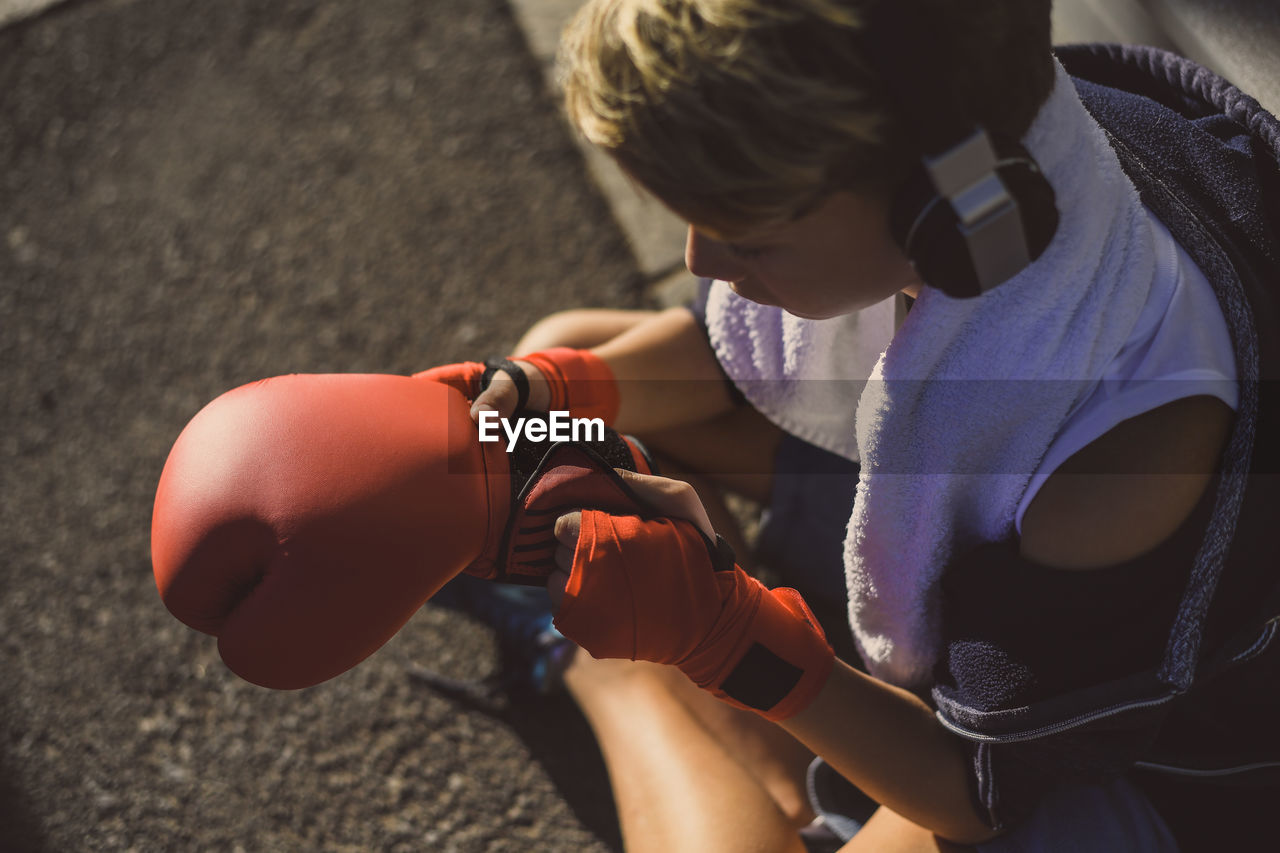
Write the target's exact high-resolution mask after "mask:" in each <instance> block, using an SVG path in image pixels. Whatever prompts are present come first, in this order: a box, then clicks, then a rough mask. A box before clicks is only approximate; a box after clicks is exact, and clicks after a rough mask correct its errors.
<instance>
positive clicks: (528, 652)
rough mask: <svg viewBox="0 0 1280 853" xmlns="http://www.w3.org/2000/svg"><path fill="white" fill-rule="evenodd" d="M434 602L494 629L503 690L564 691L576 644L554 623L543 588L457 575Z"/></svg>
mask: <svg viewBox="0 0 1280 853" xmlns="http://www.w3.org/2000/svg"><path fill="white" fill-rule="evenodd" d="M431 603H432V604H436V605H439V606H441V607H447V608H449V609H450V610H456V611H458V612H460V613H465V614H466V615H468V616H470V617H472V618H474V619H476V620H477V621H479V622H482V623H484V624H485V625H488V626H489V627H490V628H492V629H493V631H494V633H495V634H496V635H497V639H498V648H499V650H500V651H501V653H502V676H501V678H502V682H503V686H504V687H506V688H508V689H513V688H514V689H522V690H533V691H535V692H537V693H541V694H544V695H547V694H551V693H556V692H558V691H559V690H561V689H562V687H563V684H564V680H563V676H564V671H565V668H566V667H568V665H569V662H570V661H571V660H572V659H573V654H574V651H575V650H576V648H577V646H575V645H574V644H573V642H572V641H570V640H569V639H567V638H566V637H565V636H564V635H563V634H561V633H560V632H559V631H557V630H556V628H555V625H553V624H552V622H551V620H552V615H553V614H552V609H551V599H550V597H549V596H548V595H547V591H546V590H545V589H543V588H541V587H533V586H515V585H512V584H504V583H493V582H492V581H486V580H481V579H480V578H476V577H472V576H471V575H459V576H458V577H456V578H454V579H453V580H451V581H449V583H447V584H446V585H445V586H444V588H443V589H441V590H440V591H439V592H438V593H436V594H435V596H433V597H432V599H431ZM416 675H417V676H418V677H419V678H423V679H424V680H427V681H433V682H434V681H439V682H441V683H442V684H443V682H446V681H448V682H451V684H450V685H449V686H455V685H454V684H453V683H452V680H451V679H446V678H443V677H441V678H439V679H435V678H432V677H431V675H430V673H427V672H424V671H419V672H417V673H416Z"/></svg>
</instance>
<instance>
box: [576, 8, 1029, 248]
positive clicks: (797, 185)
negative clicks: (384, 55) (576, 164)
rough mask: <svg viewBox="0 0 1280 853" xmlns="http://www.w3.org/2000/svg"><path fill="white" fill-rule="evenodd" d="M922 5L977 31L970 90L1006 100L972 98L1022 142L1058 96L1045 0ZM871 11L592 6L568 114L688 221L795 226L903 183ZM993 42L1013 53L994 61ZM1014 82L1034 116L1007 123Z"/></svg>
mask: <svg viewBox="0 0 1280 853" xmlns="http://www.w3.org/2000/svg"><path fill="white" fill-rule="evenodd" d="M887 2H905V0H887ZM912 2H916V3H920V4H923V5H930V4H931V5H932V6H933V7H936V8H935V9H934V10H933V11H939V12H942V11H947V10H949V9H950V8H951V7H960V9H959V10H957V14H956V15H955V16H958V17H963V18H965V21H964V22H963V23H962V24H961V25H960V26H962V27H963V28H964V29H966V30H968V32H959V33H957V34H956V36H955V38H956V39H964V38H966V37H970V38H973V37H976V38H978V40H979V41H980V42H982V43H981V44H978V45H974V46H972V47H971V48H966V49H968V50H972V51H973V53H974V55H975V56H977V57H981V60H980V61H981V64H982V65H983V66H984V68H986V69H988V71H989V72H991V73H985V74H983V75H975V76H977V77H979V78H985V79H975V80H974V81H973V85H972V87H971V88H973V90H974V92H979V91H980V90H981V89H982V87H984V86H985V87H987V88H990V87H991V86H992V85H997V88H1000V89H1001V93H1000V94H999V95H990V94H983V95H982V96H981V97H976V96H975V98H970V100H977V101H985V102H989V103H990V106H991V109H988V110H987V111H988V112H994V113H996V114H997V118H998V119H999V120H1002V121H1005V123H1012V124H1013V125H1014V129H1015V130H1016V131H1017V132H1018V133H1019V135H1020V133H1021V131H1022V130H1025V128H1026V126H1028V125H1029V124H1030V120H1031V117H1032V116H1033V115H1034V113H1035V107H1038V105H1039V103H1040V102H1042V101H1043V99H1044V97H1046V96H1047V94H1048V91H1049V88H1051V86H1052V78H1053V72H1052V65H1051V62H1050V59H1049V56H1050V54H1049V51H1048V46H1049V45H1048V17H1049V16H1048V3H1047V0H1040V2H1033V1H1032V0H999V2H992V0H980V1H979V0H912ZM870 5H871V0H589V2H588V3H587V4H586V5H585V6H584V7H583V8H582V9H581V10H580V11H579V12H578V14H577V16H576V17H575V18H574V19H573V21H572V22H571V23H570V24H569V26H568V28H567V29H566V31H565V34H564V39H563V41H562V43H561V50H560V78H561V84H562V87H563V89H564V93H565V106H566V110H567V112H568V115H569V118H570V120H571V121H572V122H573V123H574V125H576V127H577V128H578V130H579V131H580V132H581V133H582V134H583V135H584V136H585V137H586V138H587V140H588V141H590V142H591V143H593V144H594V145H596V146H598V147H600V148H602V149H603V150H605V151H606V152H607V153H609V154H610V155H612V156H613V158H614V159H615V160H616V161H617V162H618V163H619V165H620V166H621V167H622V168H623V170H624V171H625V172H627V173H628V174H629V175H631V177H632V178H634V179H635V180H636V181H637V182H638V183H640V184H641V185H642V186H644V187H645V188H646V189H648V190H649V191H650V192H652V193H653V194H654V195H656V196H657V197H658V198H659V199H661V200H662V201H663V202H665V203H666V204H667V205H668V206H669V207H671V208H672V209H673V210H675V211H676V212H677V213H678V214H680V215H681V216H683V217H684V218H685V219H687V220H689V221H691V222H696V223H699V224H704V225H709V226H713V227H716V228H719V229H721V230H733V229H736V228H742V227H749V226H753V225H762V224H772V223H777V222H783V221H787V220H790V219H793V218H795V217H796V216H798V215H800V214H801V213H803V212H804V211H806V210H808V209H809V208H811V207H812V206H814V205H816V204H817V203H818V202H819V201H820V200H821V199H822V198H824V197H825V196H826V195H828V194H829V193H831V192H832V191H833V190H835V189H842V188H851V189H859V188H860V189H870V188H875V187H880V186H884V185H886V184H888V183H892V182H893V181H896V180H900V179H901V177H902V175H903V174H904V172H905V166H906V158H904V155H903V152H902V146H901V145H899V144H898V140H897V136H898V130H897V127H896V123H895V120H894V118H893V116H892V110H891V109H888V108H887V106H886V105H887V103H888V102H889V101H890V100H891V99H890V98H889V97H888V96H886V95H885V94H884V93H883V85H882V84H881V83H880V81H879V78H878V77H877V75H876V72H875V70H874V69H873V68H871V67H870V63H869V60H868V58H867V49H866V47H865V40H866V39H867V38H873V37H875V34H874V33H868V32H866V31H865V29H864V24H863V22H864V20H865V18H866V17H867V16H866V10H867V9H868V8H869V7H870ZM965 7H972V8H965ZM1019 7H1032V9H1033V10H1039V11H1042V12H1043V19H1044V21H1043V28H1042V29H1043V32H1042V33H1040V32H1039V29H1041V28H1040V27H1039V26H1038V23H1037V24H1035V26H1033V27H1032V29H1033V30H1035V32H1032V33H1031V34H1030V35H1029V34H1028V32H1027V29H1028V28H1027V27H1026V26H1024V25H1021V24H1020V20H1019V14H1023V18H1022V19H1021V20H1022V21H1025V20H1027V16H1026V15H1025V14H1024V13H1019V12H1016V11H1014V10H1017V9H1018V8H1019ZM993 9H995V13H994V17H993V11H992V10H993ZM925 11H926V14H927V13H928V12H929V11H930V10H925ZM959 13H963V14H959ZM1030 14H1031V16H1033V17H1032V18H1031V19H1032V20H1038V19H1036V18H1034V16H1035V15H1036V14H1037V12H1036V11H1033V12H1031V13H1030ZM949 16H951V15H950V14H949ZM948 26H950V24H948ZM992 39H998V40H999V41H1001V42H1002V43H1012V44H1011V45H1010V46H1011V50H1012V53H1011V54H1010V56H999V55H998V56H997V59H996V60H995V61H994V66H993V65H992V62H993V61H992V60H991V59H990V58H988V56H989V54H990V52H991V48H992V45H991V44H990V43H989V42H991V41H992ZM1026 42H1030V43H1029V44H1027V43H1026ZM997 47H998V45H997ZM1019 52H1020V55H1019ZM1024 56H1025V57H1031V56H1037V57H1038V59H1039V63H1038V66H1037V70H1035V71H1034V72H1033V71H1032V70H1031V69H1030V68H1029V67H1026V68H1022V69H1017V68H1011V67H1009V64H1008V63H1009V62H1017V61H1021V62H1022V64H1023V65H1024V66H1029V65H1031V64H1032V63H1030V62H1028V61H1025V59H1024V58H1023V57H1024ZM961 61H962V62H963V57H961ZM967 67H968V66H967V65H966V66H965V68H962V69H956V68H951V69H944V70H941V71H940V81H941V82H942V83H943V84H944V85H948V86H951V85H954V84H953V82H952V79H951V77H954V76H955V75H956V74H957V73H959V74H961V75H962V76H963V74H964V73H965V70H966V69H967ZM975 67H976V66H975ZM948 74H950V75H951V77H948V76H947V75H948ZM1017 79H1021V80H1024V81H1026V80H1030V81H1031V82H1030V85H1028V86H1023V88H1026V89H1027V90H1028V93H1027V95H1028V96H1027V97H1022V98H1021V100H1022V101H1027V102H1028V104H1029V109H1028V108H1023V109H1021V110H1020V111H1018V114H1017V115H1013V116H1008V117H1006V116H1007V114H1008V113H1009V112H1010V109H1011V107H1010V104H1011V103H1012V104H1013V107H1016V106H1017V101H1018V100H1019V99H1018V98H1017V97H1016V96H1015V97H1013V98H1012V100H1011V99H1010V97H1008V92H1007V91H1005V90H1006V89H1007V88H1008V87H1007V86H1006V85H1003V81H1004V80H1017ZM1013 85H1014V87H1015V88H1016V87H1017V85H1018V84H1017V83H1016V82H1015V83H1014V84H1013ZM979 113H981V110H979ZM979 118H980V119H981V118H982V116H981V115H979Z"/></svg>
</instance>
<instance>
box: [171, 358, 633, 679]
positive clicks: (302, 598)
mask: <svg viewBox="0 0 1280 853" xmlns="http://www.w3.org/2000/svg"><path fill="white" fill-rule="evenodd" d="M453 367H458V366H456V365H455V366H451V368H453ZM451 385H452V383H447V384H442V383H439V382H434V381H423V380H422V379H411V378H409V377H405V376H377V375H353V374H344V375H320V376H314V375H311V376H309V375H295V376H281V377H277V378H275V379H267V380H263V381H261V382H255V383H252V384H250V385H245V386H243V387H241V388H237V389H235V390H233V391H229V392H227V393H226V394H223V395H222V396H221V397H219V398H218V399H216V400H214V401H213V402H212V403H210V404H209V405H208V406H206V407H205V408H204V409H203V410H201V411H200V413H199V414H197V415H196V416H195V418H193V419H192V421H191V423H190V424H188V425H187V427H186V429H184V430H183V432H182V435H180V436H179V437H178V440H177V442H176V443H175V444H174V447H173V450H172V451H171V452H170V454H169V458H168V461H167V462H166V463H165V467H164V471H163V473H162V474H161V476H160V483H159V486H158V488H157V490H156V501H155V509H154V513H153V515H152V525H151V556H152V564H153V568H154V572H155V579H156V586H157V588H158V589H159V591H160V595H161V598H162V599H163V600H164V603H165V605H166V606H167V607H168V608H169V610H170V611H171V612H172V613H173V614H174V615H175V616H177V617H178V618H179V619H181V620H182V621H183V622H185V623H186V624H188V625H190V626H191V627H193V628H195V629H197V630H200V631H203V632H205V633H208V634H213V635H215V636H217V637H218V650H219V652H220V653H221V655H222V658H223V660H224V661H225V662H226V664H227V666H229V667H230V668H231V669H232V670H233V671H234V672H236V673H237V674H238V675H240V676H241V677H243V678H245V679H246V680H248V681H251V682H253V683H255V684H260V685H263V686H266V687H275V688H282V689H291V688H299V687H307V686H310V685H312V684H317V683H319V682H321V681H324V680H326V679H328V678H332V677H333V676H335V675H338V674H340V673H342V672H344V671H346V670H347V669H349V668H350V667H352V666H354V665H355V664H357V663H359V662H360V661H361V660H363V659H364V658H366V657H368V656H369V655H370V654H372V653H373V652H374V651H375V650H377V649H378V648H379V647H380V646H382V644H383V643H385V642H386V641H387V640H388V639H390V638H391V636H392V635H393V634H395V632H396V631H397V630H399V628H400V626H401V625H403V624H404V623H405V621H406V620H408V619H409V617H410V616H412V615H413V613H414V612H416V611H417V609H418V608H419V607H420V606H421V605H422V603H423V602H424V601H426V600H427V599H428V598H430V597H431V596H432V595H434V594H435V592H436V591H437V590H438V589H439V588H440V587H441V586H443V585H444V584H445V583H446V582H447V581H448V580H449V579H451V578H452V577H454V576H455V575H456V574H458V573H459V572H461V571H464V570H465V571H470V572H472V573H473V574H478V575H481V576H483V577H496V578H510V579H513V580H521V581H523V582H527V583H543V582H545V578H546V576H547V574H549V572H550V568H551V567H550V565H549V563H550V560H549V559H548V558H549V557H550V555H551V554H552V553H554V549H555V545H556V542H555V538H554V534H553V532H552V530H551V525H549V524H540V520H542V521H545V519H544V518H543V516H545V515H546V514H548V513H550V512H552V511H555V512H556V513H557V514H558V512H559V511H560V510H559V508H560V507H563V506H565V505H566V504H567V505H571V506H581V505H583V503H588V504H592V505H598V506H603V507H606V508H610V509H613V510H614V511H618V512H630V511H635V506H636V504H635V502H634V501H633V500H632V498H631V496H630V495H629V494H628V493H627V491H626V490H625V489H623V488H621V487H620V486H619V480H618V475H617V474H616V473H615V472H614V470H613V467H614V466H619V467H627V468H634V469H636V470H639V471H647V470H648V465H647V464H646V462H645V460H644V458H643V455H642V452H641V451H640V450H639V448H638V447H637V446H636V445H634V444H632V443H630V442H628V441H627V440H626V439H624V438H623V437H622V436H619V435H618V434H617V433H612V432H608V431H607V433H606V440H605V441H602V442H591V443H578V442H565V443H562V444H559V445H550V446H548V448H547V450H546V451H545V453H542V454H540V455H539V456H537V457H533V459H532V461H530V457H529V456H528V454H514V455H509V454H507V453H506V451H505V448H504V447H503V445H502V444H501V443H500V442H481V441H480V440H479V436H478V431H477V428H476V425H475V424H474V423H472V421H471V419H470V416H469V414H468V410H469V408H470V406H469V403H468V402H467V400H466V398H465V397H464V395H463V394H462V393H460V392H459V391H458V390H456V388H455V387H450V386H451ZM522 456H523V457H524V458H523V459H522V458H521V457H522ZM535 463H536V467H534V466H535ZM521 464H523V465H527V466H528V467H529V469H530V470H525V471H523V472H522V471H520V470H514V469H515V468H518V466H519V465H521ZM551 517H552V519H553V520H554V516H551Z"/></svg>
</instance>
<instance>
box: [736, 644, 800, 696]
mask: <svg viewBox="0 0 1280 853" xmlns="http://www.w3.org/2000/svg"><path fill="white" fill-rule="evenodd" d="M802 675H804V670H802V669H801V668H800V667H798V666H796V665H794V664H791V663H787V662H786V661H785V660H783V659H782V658H780V657H778V656H777V655H775V654H774V653H773V652H771V651H769V650H768V649H767V648H765V647H764V646H762V645H761V644H759V643H752V644H751V648H749V649H747V653H746V654H745V655H743V656H742V660H740V661H738V665H737V666H735V667H734V668H733V672H731V673H729V677H728V678H726V679H725V680H724V681H723V682H722V683H721V685H720V689H721V690H722V691H723V692H724V694H725V695H726V696H728V697H729V698H730V699H733V700H735V701H737V702H741V703H742V704H743V705H746V706H747V707H748V708H754V709H756V710H757V711H768V710H770V709H771V708H773V706H774V705H777V704H778V703H779V702H781V701H782V700H783V699H784V698H786V695H787V694H788V693H790V692H791V691H792V690H794V689H795V686H796V685H797V684H799V683H800V677H801V676H802Z"/></svg>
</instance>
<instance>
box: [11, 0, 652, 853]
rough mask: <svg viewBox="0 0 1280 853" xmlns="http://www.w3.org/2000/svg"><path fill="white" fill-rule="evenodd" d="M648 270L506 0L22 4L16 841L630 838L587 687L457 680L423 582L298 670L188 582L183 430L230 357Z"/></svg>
mask: <svg viewBox="0 0 1280 853" xmlns="http://www.w3.org/2000/svg"><path fill="white" fill-rule="evenodd" d="M642 284H643V282H642V281H641V277H640V274H639V273H638V272H637V267H636V263H635V261H634V259H633V257H632V255H631V253H630V251H629V249H628V247H627V244H626V242H625V241H624V239H623V237H622V236H621V234H620V233H619V231H618V229H617V227H616V226H615V225H614V223H613V220H612V218H611V216H610V213H609V209H608V207H607V206H606V204H605V203H604V201H603V200H602V199H601V198H600V196H599V195H598V193H597V192H596V190H595V189H594V188H593V186H592V185H591V184H590V183H589V181H588V179H587V178H586V176H585V172H584V169H583V165H582V161H581V156H580V154H579V152H578V150H577V149H576V147H575V146H574V144H573V142H572V140H571V138H570V136H569V131H568V129H567V128H566V126H565V125H564V123H563V120H562V119H561V118H560V116H559V113H558V107H557V105H556V103H555V102H554V100H553V99H552V98H551V97H550V96H549V95H548V94H547V93H546V90H545V88H544V85H543V82H542V77H541V70H540V68H539V66H538V64H537V62H536V61H535V60H533V59H532V58H531V57H530V55H529V53H528V50H527V48H526V46H525V43H524V42H523V40H522V38H521V35H520V33H519V31H518V30H517V27H516V26H515V24H514V23H513V21H512V18H511V14H510V11H509V9H508V7H507V6H506V4H505V3H504V2H502V0H431V2H429V3H428V2H422V0H367V2H364V3H350V2H318V1H317V0H276V2H272V3H265V2H250V0H219V2H217V3H207V2H205V3H200V2H192V0H168V2H159V0H98V2H92V3H89V2H70V3H67V4H65V5H60V6H57V7H55V8H54V9H52V10H50V11H49V12H46V13H45V14H43V15H40V16H38V17H36V18H33V19H30V20H26V21H23V22H21V23H18V24H16V25H13V26H10V27H9V28H7V29H5V30H2V31H0V368H2V369H0V390H2V394H3V407H2V408H0V485H2V486H3V491H2V492H0V494H2V496H3V498H2V500H3V518H2V519H0V590H2V592H0V849H2V850H12V851H35V850H56V851H71V850H129V849H133V850H197V849H198V850H244V851H259V850H353V851H354V850H443V851H451V850H456V851H472V850H476V851H502V850H513V851H514V850H520V851H536V850H554V851H562V850H572V851H597V850H608V849H611V848H615V847H616V846H617V829H616V824H615V821H614V816H613V806H612V803H611V801H610V798H609V794H608V786H607V780H606V777H605V774H604V770H603V767H602V765H601V763H600V759H599V756H598V753H597V752H596V751H595V748H594V746H593V745H592V744H591V741H590V738H589V736H588V733H587V731H586V728H585V724H584V723H583V721H582V719H581V717H580V716H578V714H577V712H576V711H575V710H574V709H573V707H572V705H571V703H569V702H568V701H567V700H564V699H558V700H535V699H533V698H532V697H529V696H527V695H526V696H521V695H516V696H514V697H508V696H506V695H504V694H502V693H477V694H475V695H471V694H467V693H457V694H456V693H450V692H445V691H441V690H438V689H433V688H430V687H427V686H425V685H424V684H422V683H420V682H418V681H416V680H415V679H414V678H412V677H411V676H410V675H409V672H410V671H411V669H412V668H413V667H414V666H415V665H420V664H425V665H428V666H431V667H433V668H435V669H437V670H439V671H440V672H443V673H444V674H446V675H450V676H453V677H457V678H460V679H469V678H480V677H484V676H488V675H493V674H494V673H495V672H496V669H497V667H498V665H499V664H498V654H497V651H496V647H495V643H494V638H493V634H492V633H491V632H490V631H489V630H488V629H486V628H485V627H484V626H482V625H480V624H478V623H476V622H473V621H470V620H468V619H466V618H464V617H462V616H460V615H458V614H455V613H453V612H449V611H444V610H441V609H439V608H435V607H433V606H431V605H428V606H427V607H425V608H424V609H423V610H422V611H421V612H420V613H419V614H418V615H417V616H416V617H414V619H413V620H412V621H411V622H410V623H409V625H408V626H407V627H406V628H405V629H404V630H402V631H401V632H400V634H399V635H398V636H397V637H396V638H395V639H394V640H393V641H392V642H391V643H390V644H388V645H387V646H386V647H385V648H384V649H383V650H382V651H380V652H379V653H378V654H376V655H375V656H374V657H373V658H371V659H369V660H367V661H366V662H364V663H363V664H361V665H360V666H359V667H357V668H356V669H355V670H353V671H351V672H349V673H347V674H346V675H344V676H341V677H339V678H337V679H335V680H333V681H331V682H328V683H326V684H323V685H321V686H318V687H315V688H312V689H308V690H303V691H298V692H272V691H268V690H265V689H261V688H257V687H254V686H252V685H249V684H247V683H245V682H242V681H240V680H239V679H237V678H236V677H235V676H233V675H232V674H231V673H230V672H228V671H227V670H226V669H225V668H224V667H223V665H222V663H221V661H220V660H219V659H218V657H217V653H216V649H215V644H214V641H213V640H212V638H209V637H206V636H204V635H201V634H197V633H196V632H194V631H192V630H190V629H188V628H187V627H185V626H184V625H182V624H180V623H179V622H178V621H176V620H175V619H174V618H173V617H172V616H170V615H169V613H168V612H167V611H166V610H165V609H164V607H163V606H162V604H161V602H160V600H159V598H158V596H157V594H156V589H155V585H154V582H153V580H152V577H151V568H150V558H149V523H150V514H151V502H152V498H153V495H154V489H155V485H156V480H157V478H158V476H159V473H160V469H161V466H162V464H163V462H164V459H165V455H166V453H167V451H168V449H169V447H170V445H171V444H172V442H173V440H174V438H175V437H176V436H177V434H178V432H179V431H180V430H181V428H182V426H183V425H184V424H185V423H186V421H187V420H188V419H189V418H190V417H191V416H192V415H193V414H194V413H195V412H196V411H197V410H198V409H199V408H200V407H201V406H202V405H203V404H204V403H205V402H207V401H209V400H211V399H212V398H214V397H215V396H217V395H218V394H220V393H222V392H223V391H225V390H227V389H229V388H232V387H234V386H237V385H240V384H242V383H244V382H247V381H251V380H253V379H257V378H260V377H264V376H271V375H276V374H282V373H290V372H306V373H324V372H386V373H408V372H411V371H414V370H418V369H422V368H424V367H427V366H430V365H434V364H440V363H446V362H450V361H455V360H460V359H465V358H476V357H483V356H485V355H490V354H495V353H503V352H505V351H506V350H507V348H509V347H510V346H511V345H512V344H513V343H514V341H515V340H516V338H517V337H518V335H519V334H520V332H521V331H522V330H523V329H524V328H525V327H526V326H527V325H528V324H529V323H530V322H531V321H532V320H533V319H535V318H537V317H539V316H541V315H543V314H546V313H548V312H549V311H552V310H555V309H557V308H563V307H570V306H580V305H604V306H635V305H638V304H640V299H641V297H640V295H639V294H640V292H641V285H642Z"/></svg>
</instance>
